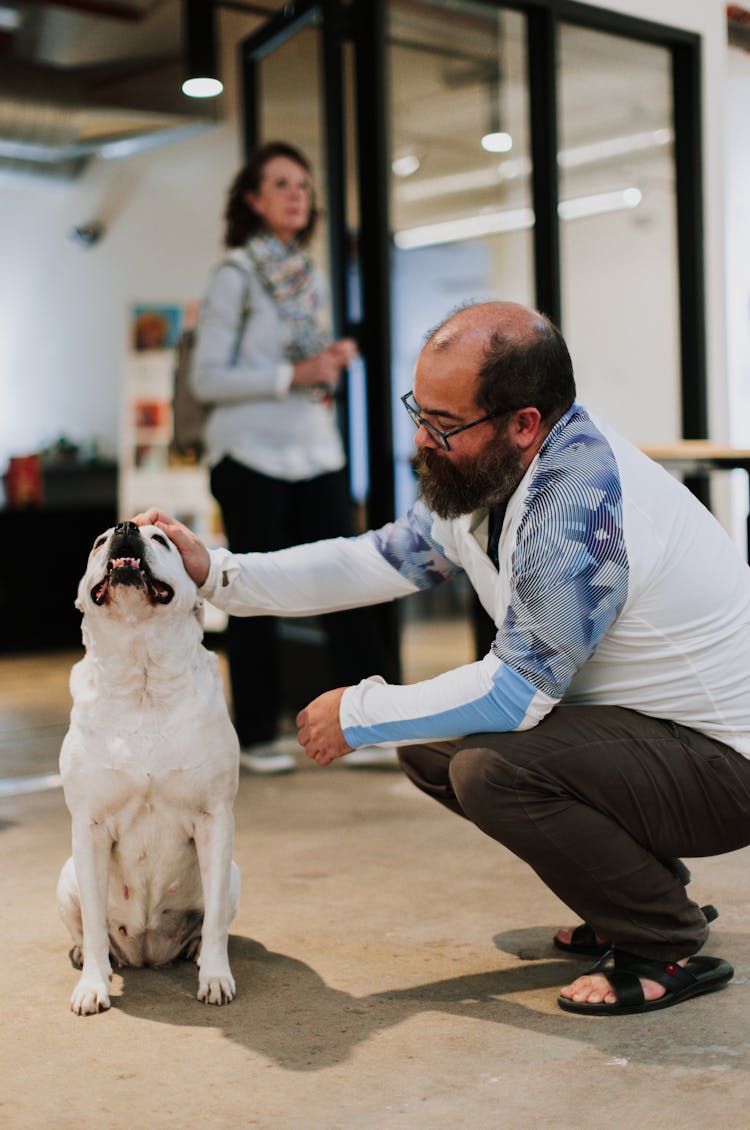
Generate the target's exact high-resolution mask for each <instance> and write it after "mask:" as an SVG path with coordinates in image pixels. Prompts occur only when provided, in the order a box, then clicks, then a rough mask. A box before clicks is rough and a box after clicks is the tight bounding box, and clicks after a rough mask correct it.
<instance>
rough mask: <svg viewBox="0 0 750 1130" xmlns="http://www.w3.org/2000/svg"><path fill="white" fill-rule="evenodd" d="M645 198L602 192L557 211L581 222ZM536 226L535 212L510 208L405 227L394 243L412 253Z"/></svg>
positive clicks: (626, 191)
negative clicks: (583, 219)
mask: <svg viewBox="0 0 750 1130" xmlns="http://www.w3.org/2000/svg"><path fill="white" fill-rule="evenodd" d="M642 198H643V197H642V194H641V191H640V189H639V188H635V187H630V188H623V189H618V190H617V191H616V192H599V193H597V194H596V195H593V196H578V197H574V198H573V199H572V200H561V201H560V203H559V205H558V208H557V211H558V215H559V216H560V219H561V220H578V219H582V218H583V217H585V216H600V215H603V214H604V213H605V212H618V211H622V210H623V209H630V208H637V207H638V205H639V204H640V202H641V200H642ZM533 226H534V212H533V210H532V209H531V208H508V209H506V210H505V211H502V212H483V213H480V214H479V215H478V216H463V217H462V218H461V219H458V220H445V221H443V222H441V223H438V224H423V225H421V226H420V227H416V228H404V229H402V230H401V231H397V232H394V236H393V241H394V243H395V244H396V247H399V248H401V249H402V250H411V249H412V248H415V247H434V246H436V245H437V244H441V243H458V242H459V241H460V240H464V239H477V238H478V237H480V236H483V235H501V234H503V233H504V232H512V231H523V230H525V229H528V228H532V227H533Z"/></svg>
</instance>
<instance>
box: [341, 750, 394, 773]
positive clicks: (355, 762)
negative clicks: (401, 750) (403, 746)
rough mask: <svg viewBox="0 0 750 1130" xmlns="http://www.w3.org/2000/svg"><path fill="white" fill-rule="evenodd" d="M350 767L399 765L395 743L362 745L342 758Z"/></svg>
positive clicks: (382, 767)
mask: <svg viewBox="0 0 750 1130" xmlns="http://www.w3.org/2000/svg"><path fill="white" fill-rule="evenodd" d="M340 760H341V763H342V765H348V766H349V768H350V769H387V768H389V767H397V766H398V750H397V749H396V747H395V745H361V746H358V747H357V749H353V750H352V752H351V753H345V754H344V756H343V757H342V758H340Z"/></svg>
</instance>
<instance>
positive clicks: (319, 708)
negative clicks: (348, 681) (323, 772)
mask: <svg viewBox="0 0 750 1130" xmlns="http://www.w3.org/2000/svg"><path fill="white" fill-rule="evenodd" d="M346 689H347V688H346V687H337V688H336V690H334V691H326V692H325V694H322V695H320V696H319V697H318V698H316V699H313V701H312V702H311V703H309V704H308V705H307V706H306V707H305V709H304V710H300V712H299V714H298V715H297V729H298V731H299V732H298V734H297V741H298V742H299V744H300V745H301V746H302V748H303V749H304V751H305V753H306V754H307V756H308V757H309V758H310V759H311V760H312V761H315V762H317V764H318V765H330V764H331V762H332V761H335V760H336V758H337V757H343V756H344V754H345V753H351V751H352V747H351V746H350V745H347V744H346V741H345V739H344V734H343V731H342V729H341V722H340V721H339V708H340V706H341V696H342V695H343V693H344V691H345V690H346Z"/></svg>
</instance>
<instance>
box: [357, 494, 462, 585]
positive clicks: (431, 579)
mask: <svg viewBox="0 0 750 1130" xmlns="http://www.w3.org/2000/svg"><path fill="white" fill-rule="evenodd" d="M432 524H433V516H432V514H431V513H430V511H429V510H428V509H427V507H426V506H425V505H424V503H423V502H417V503H415V505H414V506H413V507H412V509H411V510H410V511H409V513H408V514H407V516H406V518H401V519H400V520H399V521H397V522H389V524H388V525H387V526H383V527H382V528H381V529H380V530H373V531H372V532H371V533H369V534H364V535H363V536H364V537H365V538H372V540H373V541H374V543H375V546H376V547H377V550H378V553H380V554H382V556H383V558H384V559H385V560H386V561H387V562H388V564H389V565H391V566H393V568H394V569H395V570H396V572H397V573H400V574H401V576H402V577H405V578H406V579H407V580H408V581H410V582H411V584H413V585H415V586H416V588H418V589H429V588H432V587H433V586H434V585H439V584H441V583H442V582H443V581H448V580H450V578H451V577H455V576H456V574H457V573H461V572H463V570H462V569H461V568H460V566H459V565H456V564H455V563H454V562H452V561H449V560H448V558H447V557H446V555H445V550H444V549H443V547H442V546H441V545H440V544H439V543H438V542H437V541H436V540H435V538H434V537H433V536H432Z"/></svg>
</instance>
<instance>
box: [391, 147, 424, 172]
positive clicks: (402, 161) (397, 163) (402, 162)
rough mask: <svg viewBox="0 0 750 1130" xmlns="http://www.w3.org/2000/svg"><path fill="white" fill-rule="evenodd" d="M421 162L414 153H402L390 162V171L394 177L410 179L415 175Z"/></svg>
mask: <svg viewBox="0 0 750 1130" xmlns="http://www.w3.org/2000/svg"><path fill="white" fill-rule="evenodd" d="M421 164H422V162H421V161H420V160H419V157H417V155H416V153H404V154H403V155H402V156H401V157H394V158H393V160H392V161H391V169H392V170H393V173H394V176H397V177H410V176H412V174H413V173H416V171H417V169H419V167H420V165H421Z"/></svg>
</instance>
